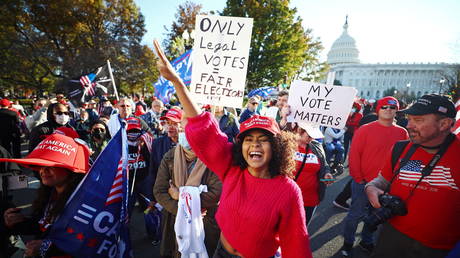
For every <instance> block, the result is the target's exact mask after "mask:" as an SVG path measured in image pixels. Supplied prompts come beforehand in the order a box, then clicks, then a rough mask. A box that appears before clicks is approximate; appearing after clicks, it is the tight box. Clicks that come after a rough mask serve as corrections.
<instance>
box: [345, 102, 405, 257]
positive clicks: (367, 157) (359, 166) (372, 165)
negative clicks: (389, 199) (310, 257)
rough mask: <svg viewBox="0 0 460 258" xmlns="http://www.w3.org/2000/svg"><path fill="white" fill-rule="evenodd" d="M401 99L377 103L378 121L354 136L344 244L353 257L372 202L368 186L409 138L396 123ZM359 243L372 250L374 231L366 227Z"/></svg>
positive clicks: (359, 130)
mask: <svg viewBox="0 0 460 258" xmlns="http://www.w3.org/2000/svg"><path fill="white" fill-rule="evenodd" d="M398 109H399V103H398V101H397V100H396V99H395V98H393V97H384V98H382V99H380V100H378V102H377V107H376V111H377V115H378V120H377V121H374V122H371V123H369V124H366V125H363V126H362V127H360V128H359V129H358V130H357V131H356V133H355V134H354V137H353V142H352V145H351V150H350V157H349V168H350V175H351V176H352V178H353V181H352V183H351V192H352V194H351V198H352V202H351V207H350V211H349V212H348V215H347V217H346V218H345V230H344V245H343V247H342V251H341V252H342V255H343V256H345V257H350V256H351V251H352V248H353V244H354V241H355V233H356V228H357V226H358V223H359V222H360V221H361V220H362V219H363V218H364V216H365V215H366V207H367V205H368V203H369V201H368V199H367V196H366V194H365V193H364V186H365V184H366V183H367V182H369V181H371V180H372V179H374V178H375V177H376V176H377V173H378V171H379V169H380V168H381V166H382V165H383V163H382V157H384V156H385V155H386V154H387V153H388V152H389V151H390V149H391V147H392V146H393V144H394V143H395V142H397V141H401V140H405V139H407V138H408V134H407V131H406V130H405V129H404V128H402V127H400V126H397V125H396V124H395V122H394V118H395V116H396V111H397V110H398ZM359 246H360V247H362V248H363V249H365V250H366V251H369V252H370V251H372V249H373V247H374V244H373V233H372V231H371V230H369V229H368V228H367V227H366V226H364V228H363V231H362V233H361V242H360V243H359Z"/></svg>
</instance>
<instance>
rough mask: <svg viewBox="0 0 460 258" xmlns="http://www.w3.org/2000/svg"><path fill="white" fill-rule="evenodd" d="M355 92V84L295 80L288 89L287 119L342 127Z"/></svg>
mask: <svg viewBox="0 0 460 258" xmlns="http://www.w3.org/2000/svg"><path fill="white" fill-rule="evenodd" d="M356 93H357V90H356V89H355V88H352V87H345V86H333V85H327V84H322V83H315V82H306V81H294V82H293V83H292V84H291V88H290V90H289V100H288V104H289V105H290V106H291V114H290V116H289V117H288V120H291V121H295V122H307V123H310V124H313V125H323V126H327V127H332V128H338V129H342V128H343V127H345V123H346V121H347V118H348V114H349V113H350V111H351V107H352V105H353V100H354V99H355V96H356Z"/></svg>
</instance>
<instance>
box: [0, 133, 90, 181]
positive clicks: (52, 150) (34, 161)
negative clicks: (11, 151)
mask: <svg viewBox="0 0 460 258" xmlns="http://www.w3.org/2000/svg"><path fill="white" fill-rule="evenodd" d="M80 141H81V140H80V139H73V138H71V137H68V136H65V135H62V134H59V133H56V134H51V135H50V136H48V137H46V138H45V139H44V140H43V141H41V142H40V143H39V144H38V146H37V147H36V148H35V149H34V150H33V151H32V152H31V153H30V154H29V155H27V157H25V158H23V159H0V162H16V163H19V164H21V165H23V166H24V167H28V168H31V169H37V168H36V167H61V168H66V169H69V170H71V171H73V172H75V173H86V172H88V169H89V149H88V147H86V145H85V144H83V143H82V142H80Z"/></svg>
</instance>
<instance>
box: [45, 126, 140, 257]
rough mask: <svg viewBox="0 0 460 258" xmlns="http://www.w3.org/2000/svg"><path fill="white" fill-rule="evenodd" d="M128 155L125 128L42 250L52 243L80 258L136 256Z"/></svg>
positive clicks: (98, 161) (73, 198) (99, 160)
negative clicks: (130, 225)
mask: <svg viewBox="0 0 460 258" xmlns="http://www.w3.org/2000/svg"><path fill="white" fill-rule="evenodd" d="M127 153H128V145H127V138H126V130H124V128H123V127H122V128H121V129H120V130H119V131H118V132H117V134H116V135H115V136H114V137H113V138H112V140H111V141H110V142H109V144H108V145H107V147H106V148H105V149H104V150H103V151H102V153H101V154H100V155H99V157H98V158H97V159H96V161H95V162H94V164H93V166H92V167H91V169H90V171H89V172H88V173H87V175H86V176H85V178H84V179H83V180H82V182H81V183H80V185H79V186H78V187H77V189H76V190H75V191H74V193H73V194H72V196H71V197H70V198H69V201H68V202H67V204H66V207H65V209H64V211H63V212H62V214H61V215H60V216H59V218H58V219H57V220H56V222H55V223H54V224H53V225H52V227H51V229H50V231H49V234H48V236H47V239H46V240H45V241H44V242H45V244H43V245H42V249H46V246H47V245H48V246H49V245H50V244H51V243H52V244H55V245H56V246H57V247H58V248H59V249H61V250H62V251H64V252H66V253H68V254H70V255H72V256H76V257H132V252H131V243H130V238H129V232H128V193H129V191H128V175H127V170H126V166H127V161H128V158H127ZM44 246H45V247H44ZM43 247H44V248H43Z"/></svg>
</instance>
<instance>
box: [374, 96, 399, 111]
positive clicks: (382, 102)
mask: <svg viewBox="0 0 460 258" xmlns="http://www.w3.org/2000/svg"><path fill="white" fill-rule="evenodd" d="M382 106H396V110H399V102H398V100H397V99H395V98H394V97H391V96H387V97H383V98H381V99H379V100H377V106H376V107H375V111H376V112H377V114H378V113H379V110H380V108H381V107H382Z"/></svg>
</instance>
